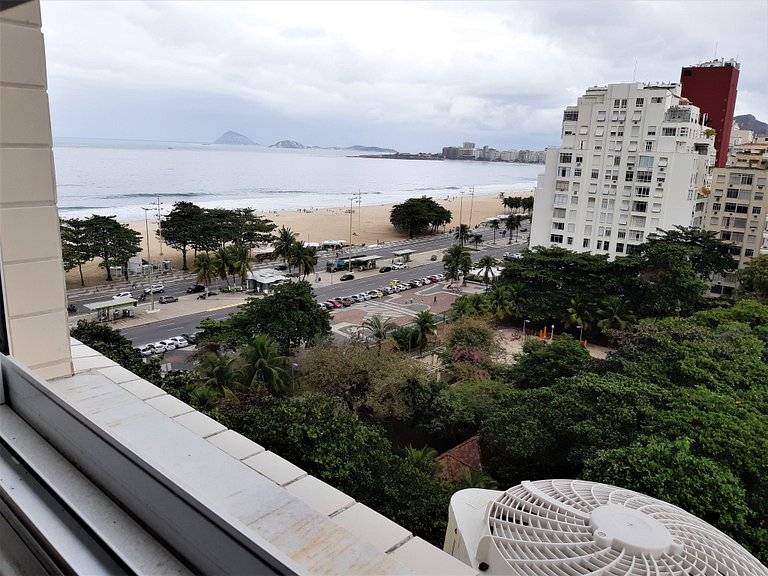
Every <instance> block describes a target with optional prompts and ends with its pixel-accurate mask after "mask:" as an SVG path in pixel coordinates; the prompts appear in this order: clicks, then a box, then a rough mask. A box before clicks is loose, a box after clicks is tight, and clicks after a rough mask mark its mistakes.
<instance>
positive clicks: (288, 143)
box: [270, 140, 306, 150]
mask: <svg viewBox="0 0 768 576" xmlns="http://www.w3.org/2000/svg"><path fill="white" fill-rule="evenodd" d="M270 148H291V149H294V150H303V149H304V148H306V146H304V144H301V143H300V142H296V141H295V140H280V142H275V143H274V144H272V146H270Z"/></svg>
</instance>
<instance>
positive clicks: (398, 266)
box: [392, 262, 408, 270]
mask: <svg viewBox="0 0 768 576" xmlns="http://www.w3.org/2000/svg"><path fill="white" fill-rule="evenodd" d="M405 268H408V264H404V263H400V262H396V263H395V264H392V270H404V269H405Z"/></svg>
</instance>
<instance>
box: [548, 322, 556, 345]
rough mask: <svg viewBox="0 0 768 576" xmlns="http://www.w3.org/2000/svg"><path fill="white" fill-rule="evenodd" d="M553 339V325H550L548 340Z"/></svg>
mask: <svg viewBox="0 0 768 576" xmlns="http://www.w3.org/2000/svg"><path fill="white" fill-rule="evenodd" d="M554 339H555V325H554V324H552V326H550V331H549V341H550V342H552V341H553V340H554Z"/></svg>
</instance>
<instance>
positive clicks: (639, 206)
mask: <svg viewBox="0 0 768 576" xmlns="http://www.w3.org/2000/svg"><path fill="white" fill-rule="evenodd" d="M632 211H633V212H647V211H648V202H634V203H633V204H632Z"/></svg>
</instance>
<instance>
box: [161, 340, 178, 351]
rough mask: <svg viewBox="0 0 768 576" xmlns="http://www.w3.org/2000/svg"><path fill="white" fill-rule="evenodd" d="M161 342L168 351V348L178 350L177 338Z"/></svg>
mask: <svg viewBox="0 0 768 576" xmlns="http://www.w3.org/2000/svg"><path fill="white" fill-rule="evenodd" d="M159 343H160V344H162V345H163V346H165V350H166V351H168V350H176V348H178V346H177V345H176V341H175V340H170V339H169V340H160V342H159Z"/></svg>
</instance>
